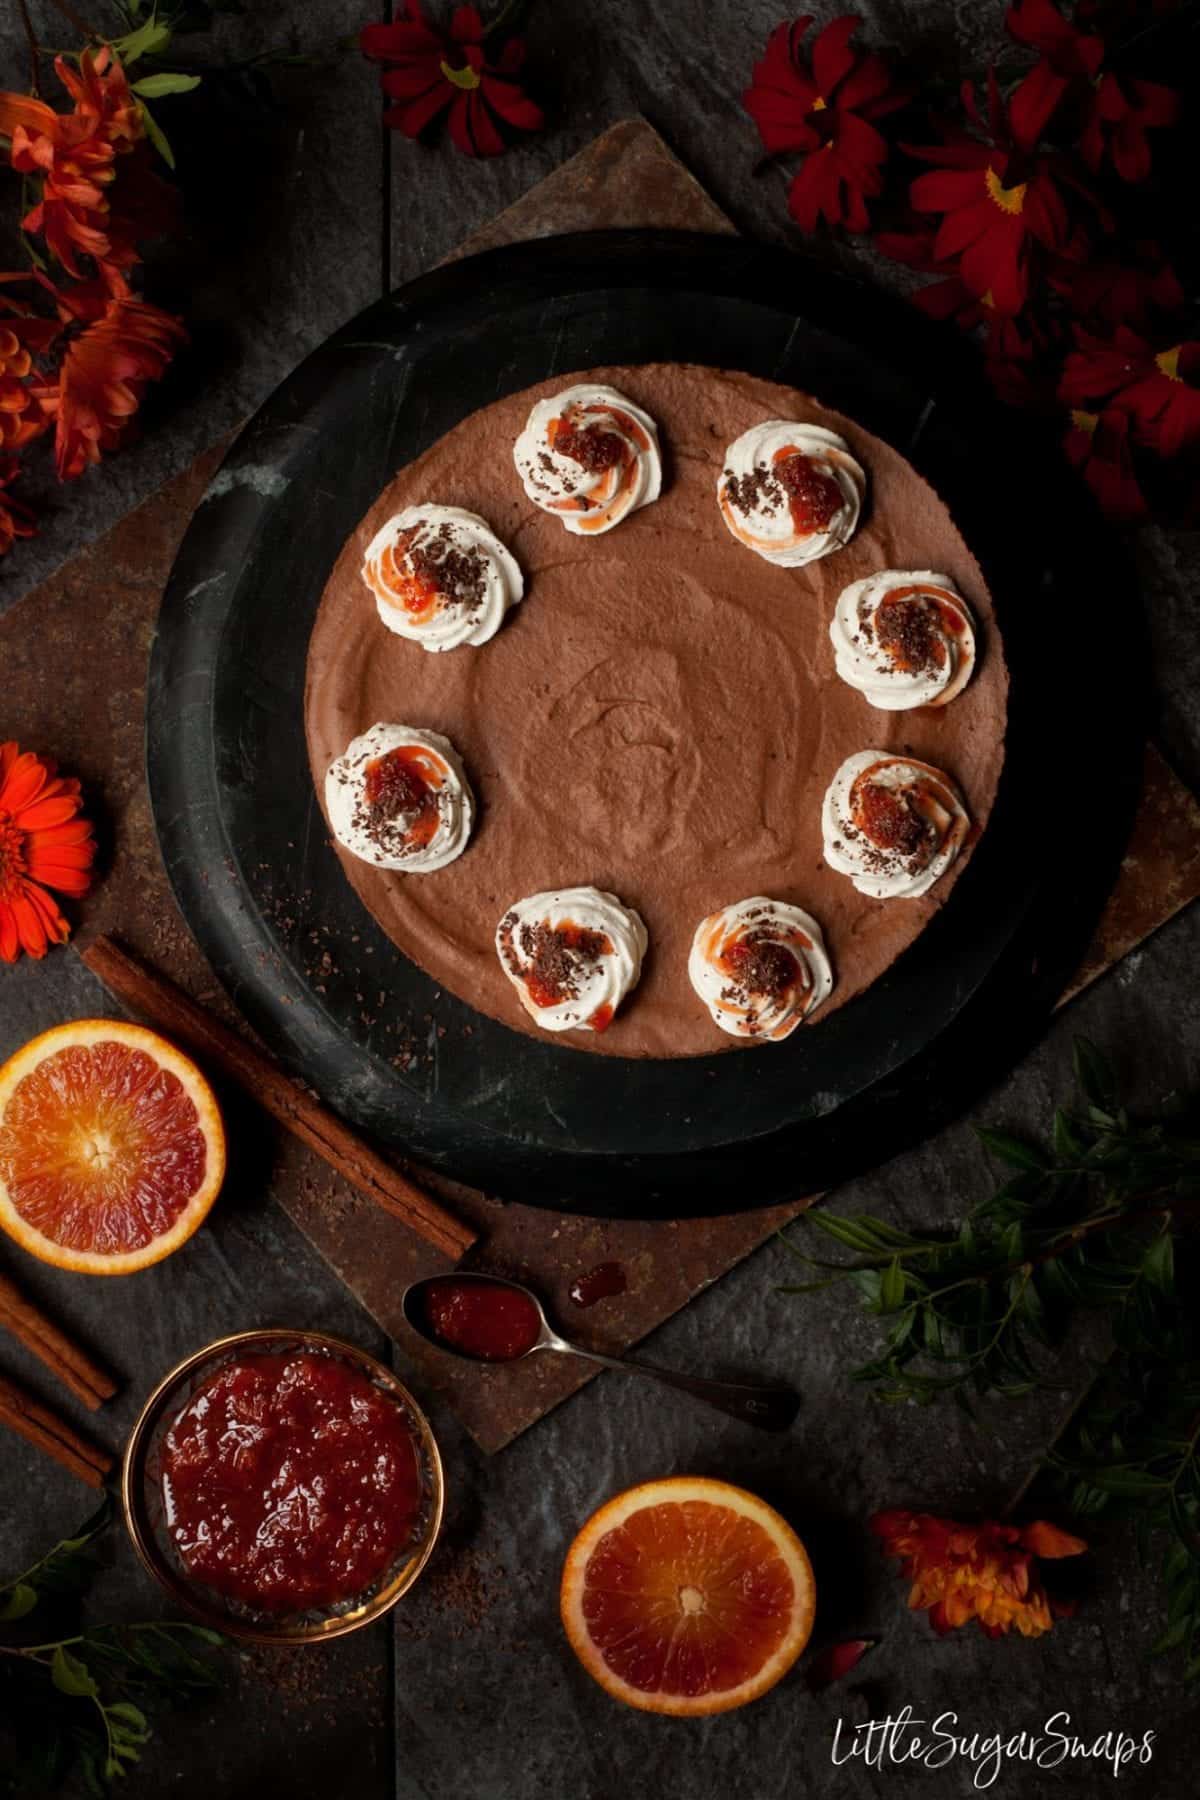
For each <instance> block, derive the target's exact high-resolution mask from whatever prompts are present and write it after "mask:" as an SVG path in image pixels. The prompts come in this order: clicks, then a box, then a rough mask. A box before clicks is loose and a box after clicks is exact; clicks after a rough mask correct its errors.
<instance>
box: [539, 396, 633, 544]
mask: <svg viewBox="0 0 1200 1800" xmlns="http://www.w3.org/2000/svg"><path fill="white" fill-rule="evenodd" d="M513 461H514V462H515V463H516V465H517V473H518V474H519V475H520V477H521V480H522V482H523V483H524V486H525V492H526V493H527V494H528V495H529V498H530V499H531V500H532V501H533V503H534V505H535V506H538V507H540V508H541V510H542V511H543V512H545V513H553V514H555V516H556V517H558V518H560V519H561V520H562V522H563V524H564V525H565V526H566V528H567V530H568V531H570V532H573V533H574V534H575V536H576V537H595V536H596V535H597V534H598V533H600V532H602V531H611V530H612V528H613V526H614V525H619V524H620V523H621V520H622V519H624V518H626V517H627V516H628V515H629V514H630V513H631V512H635V511H636V510H637V508H638V507H639V506H649V505H650V502H651V501H652V500H657V499H658V496H659V493H660V491H661V489H662V456H661V454H660V452H659V448H658V427H657V426H656V425H655V423H654V420H653V419H652V418H651V417H650V415H649V413H645V412H643V411H642V409H641V407H640V406H635V405H634V403H633V401H632V400H627V399H626V397H625V395H624V394H619V393H618V392H617V390H616V388H610V387H595V386H593V385H592V384H591V383H590V382H580V383H579V384H578V385H577V386H575V387H569V388H565V389H564V390H563V392H562V393H561V394H555V395H554V396H553V398H552V399H549V400H539V401H538V403H537V405H536V406H535V407H534V409H533V411H532V412H531V413H530V415H529V418H528V420H527V421H526V424H525V429H524V430H523V431H522V433H521V435H520V437H519V438H518V439H517V441H516V444H515V445H514V447H513Z"/></svg>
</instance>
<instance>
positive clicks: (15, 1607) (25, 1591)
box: [0, 1581, 38, 1625]
mask: <svg viewBox="0 0 1200 1800" xmlns="http://www.w3.org/2000/svg"><path fill="white" fill-rule="evenodd" d="M37 1603H38V1594H37V1589H36V1588H35V1587H32V1586H31V1585H30V1584H29V1582H27V1581H16V1582H14V1583H13V1585H12V1587H10V1588H6V1589H5V1590H4V1598H3V1600H0V1622H3V1623H4V1624H5V1625H12V1624H14V1623H15V1622H16V1620H17V1619H23V1618H24V1617H25V1615H26V1613H31V1612H32V1611H33V1609H34V1607H35V1606H36V1605H37Z"/></svg>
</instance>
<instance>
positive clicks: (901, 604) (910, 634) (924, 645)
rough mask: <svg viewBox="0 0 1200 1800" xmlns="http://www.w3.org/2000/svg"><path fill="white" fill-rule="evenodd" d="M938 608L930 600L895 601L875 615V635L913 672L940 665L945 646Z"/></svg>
mask: <svg viewBox="0 0 1200 1800" xmlns="http://www.w3.org/2000/svg"><path fill="white" fill-rule="evenodd" d="M936 620H937V613H936V609H935V608H934V607H933V606H931V605H930V603H929V602H928V601H927V600H921V599H916V598H914V599H909V600H899V601H896V602H895V603H894V604H893V605H891V606H887V605H884V606H881V607H880V608H879V611H878V612H877V613H876V615H875V635H876V638H877V640H878V642H879V646H880V648H881V649H882V650H884V651H886V653H887V654H888V656H890V657H891V659H892V661H893V663H894V664H895V665H896V667H897V668H899V669H907V670H910V671H912V672H913V673H914V674H915V673H916V672H918V671H920V670H922V669H934V668H940V667H941V664H942V660H943V658H944V657H945V654H946V652H945V648H944V646H943V644H942V641H941V638H940V637H939V635H938V632H937V628H936Z"/></svg>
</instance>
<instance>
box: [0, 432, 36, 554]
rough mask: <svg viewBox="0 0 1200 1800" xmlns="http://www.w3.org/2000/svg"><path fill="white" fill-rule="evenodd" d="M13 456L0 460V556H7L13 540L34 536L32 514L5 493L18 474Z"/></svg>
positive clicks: (18, 468) (18, 469)
mask: <svg viewBox="0 0 1200 1800" xmlns="http://www.w3.org/2000/svg"><path fill="white" fill-rule="evenodd" d="M20 472H21V471H20V467H19V465H18V463H17V459H16V457H15V456H6V457H4V458H3V459H0V556H7V555H8V553H9V551H10V550H11V549H12V547H13V539H14V538H19V537H20V538H27V537H32V536H33V535H34V527H33V514H32V513H31V512H30V510H29V508H28V507H27V506H25V505H23V504H22V502H21V501H20V500H14V499H13V497H12V495H11V494H9V493H6V492H5V489H6V488H7V487H8V484H9V482H10V481H14V480H15V479H16V477H17V476H18V475H19V474H20Z"/></svg>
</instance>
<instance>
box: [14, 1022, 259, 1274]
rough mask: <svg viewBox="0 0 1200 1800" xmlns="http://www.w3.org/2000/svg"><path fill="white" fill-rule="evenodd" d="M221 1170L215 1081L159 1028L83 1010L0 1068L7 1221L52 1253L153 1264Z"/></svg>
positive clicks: (97, 1266) (105, 1266)
mask: <svg viewBox="0 0 1200 1800" xmlns="http://www.w3.org/2000/svg"><path fill="white" fill-rule="evenodd" d="M224 1173H225V1134H224V1132H223V1131H222V1129H221V1118H220V1114H219V1113H218V1111H217V1103H216V1101H215V1100H214V1098H213V1094H212V1089H211V1088H210V1087H209V1085H208V1083H207V1081H205V1079H204V1077H203V1075H201V1073H200V1071H199V1069H197V1068H196V1067H195V1065H194V1064H193V1063H191V1062H189V1061H188V1059H187V1057H186V1056H182V1055H181V1054H180V1053H179V1051H178V1050H175V1049H173V1048H172V1046H171V1045H170V1044H168V1043H166V1042H165V1040H164V1039H162V1038H160V1037H158V1036H156V1035H155V1033H154V1032H152V1031H143V1030H142V1028H141V1027H140V1026H138V1025H126V1024H123V1023H120V1022H118V1021H114V1020H112V1019H81V1020H78V1021H76V1022H75V1023H73V1024H70V1025H59V1026H58V1027H56V1029H55V1030H53V1031H47V1032H44V1033H43V1035H42V1036H41V1037H38V1038H34V1040H33V1042H32V1043H30V1044H26V1045H25V1048H24V1049H23V1050H18V1051H17V1053H16V1055H15V1056H13V1057H11V1058H10V1059H9V1061H8V1062H6V1063H5V1064H4V1067H3V1068H0V1226H3V1228H4V1230H5V1231H7V1232H8V1233H9V1234H10V1236H12V1237H14V1238H16V1240H17V1242H18V1243H19V1244H21V1245H23V1247H24V1248H25V1249H26V1250H29V1251H31V1252H32V1254H33V1255H34V1256H40V1257H41V1258H42V1260H43V1261H44V1262H49V1263H54V1264H55V1265H56V1266H57V1267H58V1268H60V1269H80V1270H83V1271H84V1272H86V1273H88V1274H92V1275H127V1274H129V1273H130V1272H131V1271H132V1270H134V1269H144V1268H146V1267H148V1266H149V1264H150V1263H155V1262H158V1261H160V1260H161V1258H162V1257H164V1256H169V1255H170V1254H171V1252H172V1250H177V1249H178V1248H179V1246H180V1244H182V1243H184V1242H185V1241H186V1239H188V1238H189V1237H191V1235H192V1233H193V1231H195V1229H196V1227H197V1226H198V1225H199V1224H200V1223H201V1221H202V1220H203V1218H204V1216H205V1214H206V1213H207V1212H208V1209H209V1207H210V1206H211V1205H212V1203H213V1201H214V1200H215V1199H216V1196H217V1190H218V1188H219V1187H220V1185H221V1180H222V1177H223V1176H224Z"/></svg>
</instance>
